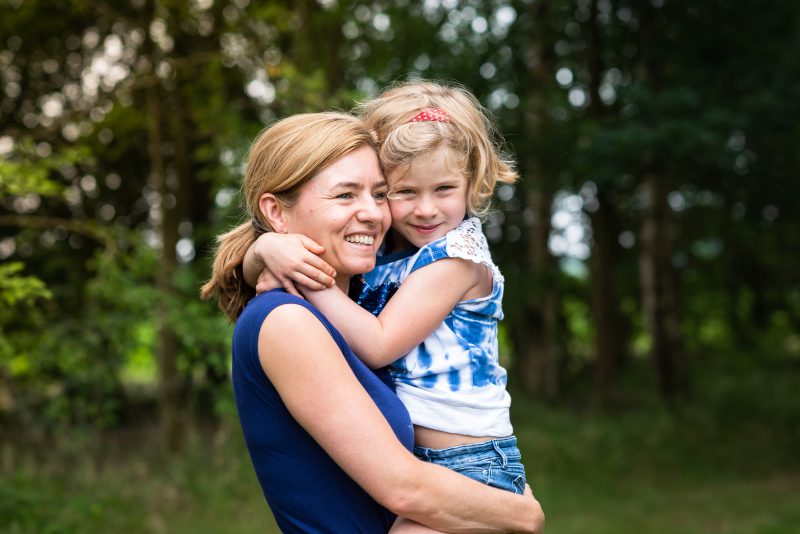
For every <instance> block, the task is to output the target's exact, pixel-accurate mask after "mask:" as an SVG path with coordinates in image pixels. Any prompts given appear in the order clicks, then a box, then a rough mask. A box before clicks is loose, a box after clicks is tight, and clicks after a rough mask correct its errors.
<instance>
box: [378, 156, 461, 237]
mask: <svg viewBox="0 0 800 534" xmlns="http://www.w3.org/2000/svg"><path fill="white" fill-rule="evenodd" d="M455 159H456V158H455V157H453V154H452V153H451V151H450V149H449V148H447V147H446V146H444V145H440V146H439V147H438V148H436V149H435V150H433V151H431V152H429V153H427V154H424V155H422V156H419V157H418V158H416V159H414V160H413V161H412V162H411V164H410V165H408V166H407V167H404V168H403V169H396V170H394V171H393V172H391V173H389V175H388V180H389V185H390V187H391V194H390V196H389V209H390V210H391V212H392V229H393V230H394V231H395V232H397V233H398V234H400V235H401V236H402V237H403V238H405V239H406V240H407V241H408V242H409V243H411V244H412V245H414V246H415V247H422V246H424V245H426V244H428V243H430V242H432V241H435V240H437V239H439V238H440V237H443V236H444V235H445V234H446V233H447V232H449V231H450V230H452V229H453V228H455V227H456V226H458V225H459V224H460V223H461V221H463V220H464V215H465V214H466V212H467V179H466V177H465V176H464V174H463V173H462V172H460V171H459V170H457V169H455V165H453V163H452V162H453V161H454V160H455Z"/></svg>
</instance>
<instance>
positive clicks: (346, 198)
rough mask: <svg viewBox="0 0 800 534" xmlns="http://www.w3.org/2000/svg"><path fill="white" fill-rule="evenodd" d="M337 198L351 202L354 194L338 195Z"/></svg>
mask: <svg viewBox="0 0 800 534" xmlns="http://www.w3.org/2000/svg"><path fill="white" fill-rule="evenodd" d="M336 198H340V199H342V200H350V199H351V198H353V193H340V194H338V195H336Z"/></svg>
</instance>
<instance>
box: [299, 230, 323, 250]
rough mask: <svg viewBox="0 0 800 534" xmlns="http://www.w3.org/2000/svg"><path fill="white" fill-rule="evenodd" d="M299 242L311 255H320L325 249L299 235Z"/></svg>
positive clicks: (308, 238)
mask: <svg viewBox="0 0 800 534" xmlns="http://www.w3.org/2000/svg"><path fill="white" fill-rule="evenodd" d="M300 242H301V243H302V244H303V246H304V247H305V248H306V250H308V251H309V252H311V253H313V254H322V253H324V252H325V247H323V246H322V245H320V244H319V243H317V242H316V241H314V240H313V239H311V238H310V237H307V236H304V235H302V234H300Z"/></svg>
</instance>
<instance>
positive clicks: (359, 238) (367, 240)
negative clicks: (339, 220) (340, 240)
mask: <svg viewBox="0 0 800 534" xmlns="http://www.w3.org/2000/svg"><path fill="white" fill-rule="evenodd" d="M344 240H345V241H348V242H350V243H359V244H361V245H372V244H373V243H375V238H374V237H373V236H371V235H349V236H347V237H345V238H344Z"/></svg>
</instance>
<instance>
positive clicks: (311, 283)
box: [291, 273, 328, 291]
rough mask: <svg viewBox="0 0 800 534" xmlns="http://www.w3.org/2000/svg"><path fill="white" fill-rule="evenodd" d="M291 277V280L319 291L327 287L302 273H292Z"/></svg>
mask: <svg viewBox="0 0 800 534" xmlns="http://www.w3.org/2000/svg"><path fill="white" fill-rule="evenodd" d="M291 277H292V282H294V283H295V284H297V285H300V286H302V287H304V288H306V289H310V290H312V291H321V290H323V289H326V288H327V287H328V286H326V285H324V284H322V283H320V282H317V281H316V280H315V279H314V278H311V277H309V276H306V275H305V274H303V273H293V274H292V275H291Z"/></svg>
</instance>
